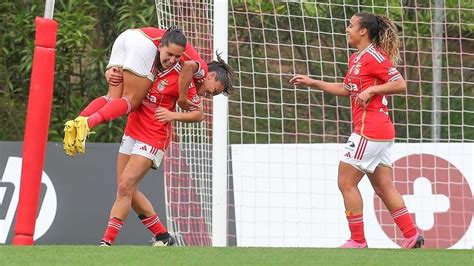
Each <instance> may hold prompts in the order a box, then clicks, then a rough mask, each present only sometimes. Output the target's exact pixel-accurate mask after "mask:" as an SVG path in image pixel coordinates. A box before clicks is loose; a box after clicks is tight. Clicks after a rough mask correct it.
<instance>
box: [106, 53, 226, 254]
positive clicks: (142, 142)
mask: <svg viewBox="0 0 474 266" xmlns="http://www.w3.org/2000/svg"><path fill="white" fill-rule="evenodd" d="M179 72H180V67H179V64H177V65H175V66H174V67H173V68H172V69H170V71H168V72H166V73H164V74H161V75H158V76H157V78H156V81H155V82H154V84H153V86H152V88H151V89H150V90H149V92H148V94H147V95H146V97H145V98H144V99H143V101H142V103H141V105H140V106H139V107H138V108H137V109H136V110H135V111H134V112H131V113H130V114H129V115H128V120H127V125H126V127H125V132H124V136H123V138H122V142H121V144H120V150H119V155H118V158H117V176H118V186H117V194H116V199H115V202H114V204H113V206H112V209H111V211H110V219H109V221H108V224H107V227H106V230H105V233H104V236H103V238H102V241H101V243H100V245H101V246H110V245H112V244H113V243H114V242H115V239H116V237H117V235H118V233H119V231H120V229H121V228H122V225H123V222H124V221H125V219H126V218H127V216H128V213H129V211H130V207H132V208H133V209H134V211H135V212H136V213H137V215H138V217H139V218H140V220H141V221H142V223H143V225H144V226H145V227H147V228H148V229H149V230H150V231H151V233H152V234H153V235H154V243H153V245H154V246H172V245H174V244H175V240H174V238H173V237H171V236H170V234H169V233H168V231H167V230H166V228H165V227H164V226H163V224H162V223H161V222H160V220H159V218H158V215H157V214H156V212H155V211H154V209H153V206H152V205H151V203H150V201H149V200H148V199H147V198H146V197H145V195H144V194H143V193H142V192H140V191H139V189H138V184H139V182H140V181H141V180H142V178H143V177H144V176H145V174H146V173H147V172H148V170H149V169H150V168H154V169H157V168H158V167H159V165H160V163H161V161H162V159H163V155H164V152H165V150H166V148H167V147H168V145H169V143H170V140H171V134H172V132H173V129H172V122H173V121H181V122H188V123H190V122H199V121H201V120H202V119H203V113H202V108H201V107H200V104H201V98H200V96H205V95H218V94H220V93H223V92H224V93H225V94H229V93H230V92H231V90H232V84H231V78H232V69H231V68H230V67H229V66H228V65H227V64H226V63H225V62H224V61H223V60H222V59H220V57H219V56H218V60H217V61H213V62H211V63H209V74H208V75H207V76H206V78H205V79H204V80H203V81H202V82H201V83H200V84H199V85H198V87H196V84H195V83H194V82H192V83H191V87H190V88H189V92H188V99H189V100H191V101H192V102H193V103H194V104H195V105H196V106H198V108H192V109H191V111H189V112H184V113H177V112H175V108H176V101H177V99H178V98H179V89H178V82H179V79H180V78H181V76H180V74H179Z"/></svg>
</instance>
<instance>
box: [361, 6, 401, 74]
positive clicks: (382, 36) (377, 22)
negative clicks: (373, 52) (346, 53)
mask: <svg viewBox="0 0 474 266" xmlns="http://www.w3.org/2000/svg"><path fill="white" fill-rule="evenodd" d="M354 16H356V17H359V18H360V21H359V23H360V27H361V28H365V29H367V30H368V32H369V38H370V40H371V41H373V42H374V43H375V44H376V45H377V46H378V47H379V48H380V49H381V50H382V51H384V52H385V53H386V54H387V56H388V58H390V61H392V64H393V65H395V66H396V65H397V63H398V62H400V61H401V58H400V50H399V49H398V47H400V38H399V37H398V30H397V26H396V25H395V23H394V22H393V21H392V20H391V19H389V18H387V17H385V16H381V15H380V16H379V15H375V14H372V13H367V12H361V13H356V14H355V15H354Z"/></svg>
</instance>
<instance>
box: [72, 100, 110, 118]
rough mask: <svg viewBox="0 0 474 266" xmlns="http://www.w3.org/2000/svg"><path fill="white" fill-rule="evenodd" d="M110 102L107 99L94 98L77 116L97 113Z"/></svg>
mask: <svg viewBox="0 0 474 266" xmlns="http://www.w3.org/2000/svg"><path fill="white" fill-rule="evenodd" d="M108 102H110V99H109V97H107V96H101V97H99V98H95V99H94V100H93V101H92V102H91V103H89V105H87V106H86V108H84V110H82V112H81V113H80V114H79V115H80V116H90V115H92V114H93V113H95V112H97V111H98V110H99V109H100V108H102V107H103V106H104V105H105V104H106V103H108Z"/></svg>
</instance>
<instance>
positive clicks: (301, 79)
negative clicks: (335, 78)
mask: <svg viewBox="0 0 474 266" xmlns="http://www.w3.org/2000/svg"><path fill="white" fill-rule="evenodd" d="M312 81H313V80H312V79H311V78H310V77H308V76H305V75H295V76H294V77H292V78H291V79H290V83H291V84H293V85H304V86H310V85H311V82H312Z"/></svg>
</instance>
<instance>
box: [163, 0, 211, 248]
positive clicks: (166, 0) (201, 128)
mask: <svg viewBox="0 0 474 266" xmlns="http://www.w3.org/2000/svg"><path fill="white" fill-rule="evenodd" d="M155 2H156V9H157V16H158V25H159V27H161V28H167V27H169V26H171V25H178V26H180V27H181V29H183V31H184V33H185V35H186V37H187V39H188V42H190V43H191V44H192V45H193V47H195V48H196V50H197V51H198V52H199V54H200V55H201V57H202V58H203V59H204V60H205V61H211V60H212V59H213V47H212V45H213V38H212V37H213V23H212V22H213V1H212V0H207V1H179V0H178V1H173V0H161V1H160V0H156V1H155ZM203 101H204V102H203V106H204V115H205V118H204V120H203V121H202V122H201V123H189V124H188V123H175V125H174V132H173V140H172V142H171V144H170V147H169V148H168V150H167V151H166V154H165V159H164V172H165V186H166V188H165V191H166V201H167V219H168V221H167V222H168V226H169V227H170V228H169V230H170V231H171V232H172V233H173V234H174V235H175V236H176V238H177V240H178V243H179V244H180V245H198V246H210V245H211V244H212V235H211V233H212V227H211V223H212V221H211V214H212V206H211V205H212V194H211V192H212V191H211V188H212V181H211V177H212V145H211V143H212V100H210V99H204V100H203Z"/></svg>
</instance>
